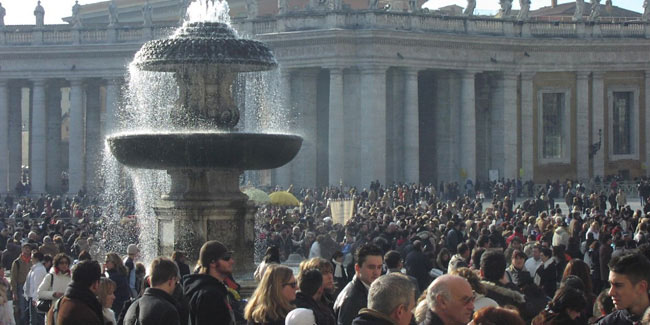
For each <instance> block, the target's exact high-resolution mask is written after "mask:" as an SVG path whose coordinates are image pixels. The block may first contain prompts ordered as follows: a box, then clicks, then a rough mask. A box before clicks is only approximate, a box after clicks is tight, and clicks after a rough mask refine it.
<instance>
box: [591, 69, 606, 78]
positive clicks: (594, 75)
mask: <svg viewBox="0 0 650 325" xmlns="http://www.w3.org/2000/svg"><path fill="white" fill-rule="evenodd" d="M604 74H605V73H604V72H602V71H593V72H592V73H591V77H592V79H602V78H603V75H604Z"/></svg>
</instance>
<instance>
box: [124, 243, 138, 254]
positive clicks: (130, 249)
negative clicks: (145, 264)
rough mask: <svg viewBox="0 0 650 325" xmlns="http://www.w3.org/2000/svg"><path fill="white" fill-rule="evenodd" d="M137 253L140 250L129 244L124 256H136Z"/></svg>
mask: <svg viewBox="0 0 650 325" xmlns="http://www.w3.org/2000/svg"><path fill="white" fill-rule="evenodd" d="M139 252H140V249H139V248H138V246H137V245H136V244H130V245H129V246H128V247H127V248H126V254H127V255H133V254H137V253H139Z"/></svg>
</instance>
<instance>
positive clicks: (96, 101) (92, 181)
mask: <svg viewBox="0 0 650 325" xmlns="http://www.w3.org/2000/svg"><path fill="white" fill-rule="evenodd" d="M100 110H101V103H100V85H99V84H98V83H97V82H93V83H91V84H87V85H86V145H85V147H86V177H85V178H86V182H85V184H86V190H87V191H88V192H90V193H95V192H96V190H97V186H98V185H99V184H98V183H97V180H98V178H97V176H98V170H99V166H101V161H102V151H103V148H104V146H102V144H101V137H100V134H101V121H100Z"/></svg>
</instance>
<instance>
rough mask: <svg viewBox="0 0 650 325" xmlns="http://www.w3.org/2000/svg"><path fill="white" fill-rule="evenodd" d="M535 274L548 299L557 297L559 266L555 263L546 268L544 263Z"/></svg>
mask: <svg viewBox="0 0 650 325" xmlns="http://www.w3.org/2000/svg"><path fill="white" fill-rule="evenodd" d="M535 274H536V275H538V276H539V278H540V282H539V286H540V287H541V288H542V289H544V293H545V294H546V295H547V296H548V297H553V296H554V295H555V290H556V289H557V264H556V263H555V261H553V262H552V263H551V264H549V265H548V267H544V263H542V265H540V266H539V267H538V268H537V271H535Z"/></svg>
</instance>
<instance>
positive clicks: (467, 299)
mask: <svg viewBox="0 0 650 325" xmlns="http://www.w3.org/2000/svg"><path fill="white" fill-rule="evenodd" d="M474 300H476V292H474V291H473V292H472V296H470V297H463V298H461V301H462V302H463V304H464V305H469V304H473V303H474Z"/></svg>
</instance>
